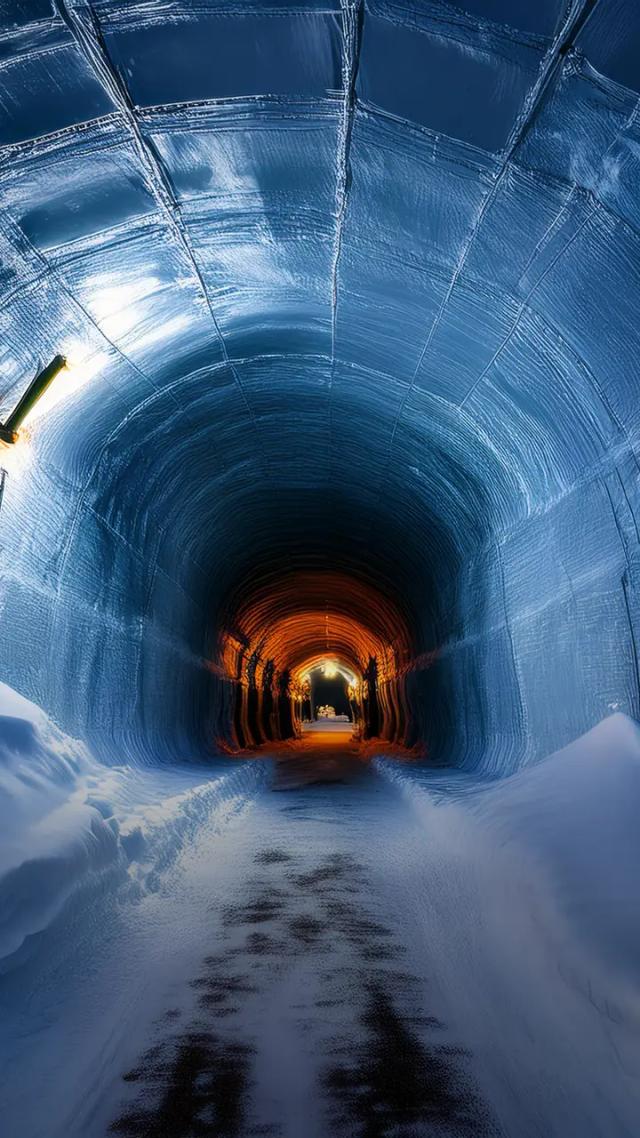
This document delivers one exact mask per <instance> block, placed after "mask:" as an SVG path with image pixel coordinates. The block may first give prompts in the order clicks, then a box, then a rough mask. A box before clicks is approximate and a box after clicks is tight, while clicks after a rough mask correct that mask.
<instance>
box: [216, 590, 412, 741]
mask: <svg viewBox="0 0 640 1138" xmlns="http://www.w3.org/2000/svg"><path fill="white" fill-rule="evenodd" d="M238 596H239V597H240V598H242V599H241V600H240V602H239V604H238V606H237V608H236V609H235V614H234V618H233V620H231V621H230V622H229V623H228V625H227V627H226V628H225V630H224V631H223V633H222V635H221V637H220V641H219V648H218V653H219V655H218V660H217V669H219V670H220V672H221V673H222V675H223V677H224V679H225V680H226V681H227V686H228V690H229V700H230V705H231V706H230V708H229V710H230V711H231V715H230V719H231V721H232V724H233V727H232V738H231V742H232V743H233V745H235V746H236V747H250V746H256V745H259V744H261V743H264V742H266V741H268V740H273V739H286V738H290V737H292V736H294V735H295V734H297V732H298V731H299V729H300V724H301V720H302V718H303V717H304V716H305V714H306V713H307V712H308V711H309V710H310V703H309V700H310V691H309V673H310V672H311V671H313V669H314V668H317V667H318V666H319V665H322V664H324V663H327V662H328V663H331V664H333V665H335V666H336V667H337V668H338V670H339V671H341V672H342V673H343V674H344V675H345V676H346V677H347V678H348V681H349V683H348V687H349V700H350V703H351V713H352V720H353V722H354V724H355V725H356V729H357V730H358V732H359V733H360V734H362V736H363V737H365V738H370V737H380V738H384V739H388V740H399V741H402V740H403V739H404V738H405V734H406V728H407V721H408V709H407V706H406V697H405V691H404V682H403V677H404V674H405V672H406V669H407V666H408V664H409V661H410V660H411V656H412V651H411V648H412V646H411V641H410V637H409V632H408V626H407V621H406V618H405V616H404V614H403V613H402V612H401V611H400V609H399V608H398V607H397V605H396V604H394V602H392V601H391V599H390V598H389V597H388V596H386V595H385V593H384V592H382V591H381V590H379V589H377V588H375V587H373V586H372V585H371V584H370V583H368V582H365V581H362V580H360V579H358V578H356V577H354V576H349V575H347V574H344V573H337V572H335V573H331V572H315V573H313V572H309V573H302V572H296V573H291V574H289V575H287V576H285V577H283V578H280V579H278V580H277V581H268V582H266V583H265V584H263V585H261V586H259V587H257V588H255V587H254V588H253V590H250V589H249V590H248V591H247V590H245V592H244V595H243V591H242V590H239V591H238ZM247 597H248V599H247ZM232 611H233V610H232Z"/></svg>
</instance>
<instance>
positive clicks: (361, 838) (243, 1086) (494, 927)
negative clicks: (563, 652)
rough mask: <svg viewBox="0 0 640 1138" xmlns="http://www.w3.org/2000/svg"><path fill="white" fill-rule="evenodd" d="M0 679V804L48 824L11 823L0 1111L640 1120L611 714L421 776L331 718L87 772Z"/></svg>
mask: <svg viewBox="0 0 640 1138" xmlns="http://www.w3.org/2000/svg"><path fill="white" fill-rule="evenodd" d="M9 694H10V693H7V691H6V689H5V692H4V696H3V698H4V705H3V709H4V710H5V711H10V712H12V713H13V715H14V718H13V719H12V720H10V719H6V718H5V719H4V720H2V739H3V742H4V751H3V765H2V768H1V769H2V772H3V781H2V791H3V798H4V805H3V819H4V818H6V817H7V804H8V803H9V801H10V799H11V800H12V801H13V803H14V805H16V804H17V805H19V806H20V807H21V811H22V827H23V829H24V827H25V826H27V823H28V822H29V825H28V826H27V828H28V829H30V832H31V840H33V831H34V828H36V829H37V827H41V828H42V830H43V832H45V831H46V832H47V833H48V836H49V837H48V840H49V845H48V846H47V848H46V850H45V847H44V845H43V847H42V849H41V856H40V858H39V860H38V862H37V863H36V862H34V861H33V855H29V856H27V854H26V852H23V854H22V856H21V854H20V843H19V839H18V836H17V835H16V838H15V841H14V845H13V851H14V864H13V865H12V867H10V868H7V869H6V872H5V873H4V876H3V878H2V881H1V882H0V888H1V889H2V893H1V896H2V927H3V933H4V936H5V938H6V939H5V940H4V942H3V943H4V945H5V948H6V950H7V951H6V952H5V956H4V960H3V975H2V977H1V978H0V998H1V1012H2V1025H3V1026H2V1044H1V1051H0V1062H1V1063H2V1068H3V1072H4V1080H3V1081H4V1094H5V1102H4V1109H3V1118H4V1127H5V1129H4V1131H3V1133H6V1134H7V1135H17V1134H20V1135H21V1136H23V1138H63V1136H64V1138H104V1136H106V1135H107V1134H108V1133H115V1134H120V1135H125V1136H131V1138H133V1136H140V1135H146V1136H151V1135H153V1136H154V1138H160V1136H162V1138H178V1136H180V1138H186V1136H187V1135H191V1134H193V1135H204V1134H217V1135H222V1136H233V1135H237V1136H240V1135H241V1136H243V1138H244V1136H248V1135H281V1136H282V1138H301V1135H303V1134H304V1136H305V1138H325V1136H326V1135H328V1134H331V1135H336V1136H342V1135H345V1136H346V1135H349V1136H351V1135H353V1136H362V1138H374V1136H376V1135H380V1136H387V1135H388V1136H389V1138H391V1136H394V1138H414V1136H422V1135H425V1136H426V1135H442V1136H449V1135H474V1136H476V1135H485V1134H486V1135H498V1134H500V1135H507V1136H509V1138H556V1136H557V1138H574V1136H575V1138H623V1136H626V1135H629V1136H632V1135H635V1134H636V1133H637V1119H638V1117H639V1116H640V1091H639V1090H638V1087H639V1086H640V1081H639V1080H638V1076H639V1075H640V1047H639V1042H640V1001H639V1000H638V985H637V980H638V974H637V973H638V970H637V963H636V962H637V959H638V956H637V949H638V947H639V943H640V937H639V936H638V933H639V929H638V919H637V916H636V912H635V907H634V906H633V899H634V894H635V891H634V882H633V872H632V870H628V869H627V870H625V864H627V865H630V866H633V864H637V856H638V852H639V851H638V843H639V841H640V839H639V838H638V836H637V830H636V827H635V825H634V811H635V807H634V803H637V800H638V793H639V791H640V757H639V756H640V745H639V742H638V730H637V728H636V727H635V725H634V724H632V723H631V722H630V721H629V720H627V719H625V718H624V717H622V716H615V717H612V719H610V720H608V721H606V722H605V723H604V724H602V725H601V726H600V727H599V728H598V729H596V732H595V733H592V734H591V735H590V736H588V737H586V739H585V740H582V741H581V743H580V745H577V746H576V747H574V748H570V749H568V750H567V751H566V752H564V753H562V752H561V753H559V754H558V755H557V756H554V757H552V758H551V759H550V760H548V761H547V762H546V763H545V764H541V765H540V766H539V767H537V768H534V769H533V770H531V771H529V772H526V773H525V774H523V775H520V776H516V777H515V778H513V779H510V780H506V781H504V782H502V783H501V784H499V785H497V784H496V785H486V784H485V785H484V786H478V785H474V784H471V783H470V782H467V783H466V792H465V793H453V791H451V792H447V790H446V786H445V782H446V780H444V779H443V777H442V775H439V776H438V778H437V779H436V778H435V777H434V776H431V778H432V779H433V781H434V786H436V788H437V793H432V792H431V789H430V776H429V775H428V774H425V773H424V772H419V771H417V770H416V768H414V767H413V766H405V765H402V764H399V763H398V762H392V761H389V760H385V759H380V758H378V759H375V760H373V762H364V761H362V759H361V758H360V757H359V754H358V751H357V749H356V748H355V747H354V744H353V743H352V741H351V740H350V739H349V736H348V732H347V731H344V732H333V733H329V734H325V735H324V736H322V735H313V736H306V737H305V739H304V741H303V743H302V744H301V745H299V746H298V747H297V748H296V747H294V748H291V747H289V748H284V749H283V751H282V752H281V754H280V755H279V756H278V757H276V759H275V760H274V762H272V763H270V762H265V761H263V760H260V759H258V760H250V761H247V762H243V763H230V762H227V763H224V764H223V763H220V764H219V768H218V769H215V770H214V772H213V777H211V778H209V777H207V778H206V779H205V778H203V777H202V776H200V778H199V779H198V777H197V776H196V775H194V772H193V770H191V772H190V773H188V772H186V771H184V772H181V771H178V770H173V771H171V772H164V773H159V772H151V773H145V774H142V773H140V772H134V771H129V770H127V769H126V768H119V769H117V770H115V771H114V770H110V771H106V770H105V769H104V768H99V767H98V766H97V764H95V763H92V760H91V759H90V757H89V756H87V755H86V753H84V752H82V749H81V748H80V747H79V745H78V744H74V743H72V741H70V740H68V739H65V738H64V737H63V736H60V734H59V733H56V732H55V729H53V728H52V727H51V725H50V724H48V723H47V721H46V719H45V718H44V717H43V716H42V714H41V713H39V712H37V709H33V707H32V705H26V704H25V703H24V702H21V701H19V702H14V703H13V704H11V702H10V700H9ZM30 709H31V710H30ZM17 715H20V716H21V718H19V719H16V718H15V716H17ZM25 716H26V718H25ZM20 724H22V726H19V725H20ZM29 724H31V734H30V735H29ZM16 743H19V744H20V746H21V747H22V760H24V759H25V750H29V749H30V760H31V767H30V769H31V771H33V770H36V772H37V771H38V770H40V772H41V778H40V784H39V785H38V775H37V773H36V777H35V779H34V778H33V777H29V778H27V777H26V776H25V774H24V772H25V766H24V762H23V761H22V762H21V761H20V759H19V757H18V755H17V750H16ZM38 753H39V754H40V766H38V762H37V761H36V755H37V754H38ZM63 753H64V754H65V755H66V762H67V767H68V766H69V763H70V762H71V758H70V756H72V757H73V762H74V763H75V768H74V770H73V771H72V772H71V773H68V774H67V778H66V781H65V779H63V778H61V777H60V771H61V769H62V767H61V764H62V759H61V757H60V756H61V755H62V754H63ZM56 756H57V759H56ZM45 759H47V760H48V763H49V767H48V774H46V775H45V774H44V773H42V771H43V769H44V764H45ZM56 771H57V778H56V777H55V776H54V772H56ZM12 772H13V773H12ZM16 772H22V776H23V777H22V781H20V777H19V775H17V774H16ZM209 773H210V772H209ZM47 778H48V779H49V783H48V793H44V791H43V788H44V787H45V783H46V780H47ZM101 780H102V781H101ZM454 785H458V784H457V782H456V783H455V784H454ZM56 786H57V791H55V793H57V796H58V800H59V801H58V802H57V803H56V804H55V807H52V810H49V811H47V810H45V809H44V808H43V803H44V801H45V800H47V801H48V802H49V805H50V806H51V805H52V803H53V797H54V789H55V787H56ZM569 787H571V788H572V789H571V793H570V794H569V793H568V789H569ZM87 799H90V800H91V802H87ZM91 803H93V805H92V804H91ZM53 810H55V811H60V810H63V811H64V812H65V813H64V817H65V818H66V822H65V833H66V844H64V846H63V845H60V846H59V848H58V851H57V852H56V850H55V834H56V833H58V834H59V832H60V831H59V830H58V831H56V829H55V827H54V826H53V823H52V818H51V816H50V815H51V814H52V812H53ZM102 827H105V828H106V829H107V830H108V831H109V833H110V834H111V835H112V837H113V842H112V843H111V844H108V843H106V842H105V840H104V835H103V834H102ZM563 835H564V840H563ZM600 838H603V839H606V843H607V850H608V853H607V857H606V858H605V857H604V855H603V853H602V845H601V843H600V841H599V839H600ZM94 847H95V848H96V849H97V850H99V851H102V852H101V854H100V857H94V858H93V859H92V857H91V856H90V854H89V853H86V855H85V857H84V859H80V858H79V855H78V853H77V851H78V849H85V850H87V849H88V850H89V851H91V850H92V849H94ZM105 848H107V849H108V856H107V855H106V854H105V853H104V850H105ZM25 851H26V846H25ZM74 851H75V852H74ZM94 852H95V850H94ZM12 874H13V876H12ZM16 875H17V876H16ZM21 875H22V876H21ZM49 881H53V882H54V883H57V887H58V892H57V894H55V897H56V898H57V899H56V904H55V905H50V906H49V907H47V906H46V905H45V904H44V901H43V900H41V899H40V900H39V897H40V894H39V890H40V889H42V890H43V891H44V893H45V894H46V895H48V896H49V897H51V896H53V894H52V893H51V889H50V886H49V884H48V882H49ZM54 892H55V891H54ZM27 901H29V903H30V907H28V908H25V906H26V904H27ZM11 930H13V933H14V936H13V938H11V937H10V936H9V933H10V932H11ZM18 942H20V943H18Z"/></svg>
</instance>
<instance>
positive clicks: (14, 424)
mask: <svg viewBox="0 0 640 1138" xmlns="http://www.w3.org/2000/svg"><path fill="white" fill-rule="evenodd" d="M66 366H67V361H66V359H65V357H64V356H54V357H53V359H52V361H51V363H50V364H47V366H46V367H45V368H43V370H42V371H40V372H38V374H37V375H36V376H35V377H34V379H32V380H31V383H30V384H29V386H28V387H27V390H26V391H25V392H24V394H23V396H22V398H21V399H20V400H19V402H18V403H17V404H16V406H15V407H14V409H13V411H12V412H11V414H10V415H9V418H8V419H7V421H6V423H0V441H1V442H3V443H15V442H17V441H18V431H19V429H20V427H21V426H22V424H23V423H24V421H25V419H26V417H27V415H28V414H29V412H30V411H32V410H33V408H34V407H35V405H36V403H37V402H38V400H39V399H41V398H42V396H43V395H44V393H45V391H46V390H47V388H48V387H50V385H51V384H52V383H53V381H54V379H55V378H56V376H57V375H59V374H60V372H61V371H62V369H63V368H65V367H66Z"/></svg>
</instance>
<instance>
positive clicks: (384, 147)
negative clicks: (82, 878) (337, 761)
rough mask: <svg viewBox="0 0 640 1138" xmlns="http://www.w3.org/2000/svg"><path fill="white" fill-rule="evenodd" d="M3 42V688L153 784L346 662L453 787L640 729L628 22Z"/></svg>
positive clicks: (596, 15)
mask: <svg viewBox="0 0 640 1138" xmlns="http://www.w3.org/2000/svg"><path fill="white" fill-rule="evenodd" d="M3 20H4V35H3V41H2V43H3V46H2V60H1V61H0V86H1V91H2V95H1V101H0V147H1V149H0V207H1V219H2V224H1V229H0V241H1V243H2V262H1V272H2V292H3V304H2V314H1V316H0V321H1V326H2V349H1V350H2V405H1V410H2V412H3V413H4V415H6V414H7V413H8V412H9V411H10V409H11V407H12V406H14V404H15V403H16V401H17V399H18V398H19V396H20V395H21V393H22V392H23V390H24V388H25V386H26V384H27V383H28V382H29V380H30V379H31V377H32V376H33V374H34V373H35V372H36V371H37V370H38V367H39V366H42V364H43V363H46V362H47V361H48V360H49V359H50V358H51V357H52V356H53V355H55V354H56V353H59V352H60V353H63V354H64V355H65V356H66V357H67V358H68V360H69V362H70V365H71V366H70V369H69V370H68V371H67V372H66V373H65V374H64V375H63V376H61V377H60V379H59V380H58V381H57V382H56V385H55V388H54V389H52V395H51V398H47V399H45V400H44V403H43V405H42V406H41V407H40V408H38V409H37V411H38V413H37V415H34V416H33V419H32V421H31V422H30V424H29V426H28V429H27V430H26V431H25V432H24V437H22V438H21V439H20V441H19V443H18V444H17V445H16V446H15V447H14V448H9V449H8V451H7V453H6V454H4V455H3V463H4V466H5V467H6V470H7V476H6V479H5V485H4V496H3V502H2V510H1V514H0V535H1V542H2V558H3V571H2V585H1V589H2V612H3V627H4V632H3V643H2V662H3V667H2V672H3V679H4V680H5V681H6V682H8V683H9V684H11V685H12V686H13V687H15V688H16V689H17V690H19V691H21V692H22V693H23V694H24V695H26V696H27V697H29V698H30V699H33V700H35V701H36V702H37V703H38V704H40V705H41V706H43V707H44V708H46V709H47V711H48V712H49V713H50V714H51V715H52V716H53V718H54V719H55V720H56V721H57V722H58V723H59V724H60V725H61V726H62V727H63V728H64V729H65V730H68V731H70V732H72V733H75V734H76V735H80V736H81V737H83V738H84V739H86V740H88V741H89V742H90V744H91V745H92V746H93V747H95V748H96V749H97V750H98V751H99V752H100V753H101V754H102V755H104V756H107V757H108V756H109V755H113V754H114V753H117V752H118V751H119V750H121V749H122V748H123V747H124V748H125V752H126V753H127V754H128V755H130V756H136V757H137V758H139V759H140V760H141V761H146V762H152V763H153V762H155V761H158V760H160V759H162V757H163V756H164V755H165V754H171V753H182V754H184V753H185V752H186V751H188V752H189V753H193V754H194V755H195V754H204V753H206V749H207V747H208V746H211V745H212V743H213V741H214V740H219V739H221V738H222V739H226V740H227V741H230V742H232V741H233V739H234V735H235V741H236V742H238V737H237V731H236V728H235V727H234V715H235V721H236V722H239V720H240V719H241V718H242V716H243V715H244V718H245V729H244V733H245V734H246V733H247V721H246V707H245V710H244V711H242V709H241V710H240V712H238V706H240V707H241V705H242V701H243V699H244V702H245V704H248V703H249V702H250V701H251V689H252V686H253V688H254V689H255V692H256V693H257V696H260V700H261V699H262V693H263V692H267V694H268V697H269V701H270V702H269V707H270V708H271V709H273V706H274V705H277V703H278V701H279V700H280V703H281V704H282V701H283V700H284V702H285V703H288V705H289V706H288V710H287V711H286V714H285V713H284V712H283V716H284V718H283V722H282V723H281V722H280V720H279V719H278V716H277V715H276V716H274V714H273V713H272V710H271V711H269V713H268V714H267V713H266V712H261V713H260V714H261V716H262V718H261V719H259V721H256V724H254V729H253V734H254V735H255V736H256V737H258V738H265V737H269V735H270V733H271V735H273V734H274V733H275V734H276V735H277V734H286V733H287V730H289V729H290V727H291V723H290V720H291V717H292V716H293V717H294V718H295V714H296V700H295V692H292V690H291V689H290V687H288V686H287V685H288V682H289V680H288V676H287V672H289V673H290V672H291V669H292V668H295V667H296V665H297V664H299V663H300V661H301V660H302V659H303V657H304V656H305V653H306V656H307V657H308V658H311V657H312V656H313V655H314V653H316V654H317V653H318V652H320V653H321V652H324V651H329V652H330V651H342V653H343V655H344V654H345V653H346V657H345V658H348V659H349V660H350V661H351V664H352V665H353V666H354V667H356V669H357V670H358V673H359V674H360V675H361V676H364V674H365V671H366V669H367V668H368V666H369V663H370V661H371V660H373V661H374V663H375V666H376V668H377V672H378V679H377V685H378V688H379V694H380V700H381V704H382V705H384V707H383V710H384V709H386V710H384V713H383V714H381V718H380V730H381V731H382V732H383V734H386V736H387V737H388V738H394V737H395V738H398V739H403V740H405V741H410V742H411V743H414V742H416V741H420V742H421V743H423V744H424V747H425V749H426V754H427V755H428V756H429V758H430V759H431V760H432V761H434V762H437V763H447V764H452V765H456V766H461V767H468V768H469V767H470V768H474V767H475V768H478V767H484V768H485V769H487V770H489V769H490V770H494V771H500V772H503V773H504V772H508V771H510V770H512V769H515V767H517V766H519V765H520V764H522V763H523V762H526V761H529V760H531V759H535V758H539V757H540V756H542V755H545V754H547V753H549V752H550V751H552V750H554V749H557V748H558V747H561V746H563V745H565V744H566V743H568V742H569V741H571V740H573V739H575V738H576V737H577V736H579V735H580V734H581V733H583V732H584V731H585V730H587V729H589V728H590V727H591V726H593V725H594V724H595V723H597V722H599V721H600V720H601V719H602V718H603V717H605V716H606V715H607V714H610V712H611V710H621V711H624V712H627V713H628V714H630V715H637V714H638V711H639V706H638V702H639V691H638V660H637V635H638V631H637V630H638V592H637V580H638V578H637V573H638V569H637V566H638V548H639V542H638V519H637V509H636V503H637V500H638V498H637V484H638V462H637V439H638V435H637V432H638V414H639V412H638V406H639V404H638V399H637V360H638V351H637V338H638V333H637V310H638V302H639V300H640V260H639V257H638V227H639V225H640V207H639V204H638V203H639V201H640V198H639V195H638V190H639V187H640V175H639V170H640V166H639V163H640V159H639V155H640V149H639V143H640V139H639V134H638V131H639V126H638V118H637V108H638V91H639V90H640V64H639V63H638V59H639V58H640V55H639V49H640V13H639V12H638V8H637V5H636V4H635V3H634V2H633V0H599V2H596V3H594V2H592V0H575V2H572V3H570V4H566V3H565V2H564V0H541V2H540V3H537V4H535V5H532V4H528V3H524V2H519V0H467V3H466V6H465V8H464V10H463V9H461V8H459V7H454V6H452V5H449V4H446V3H439V2H438V3H428V2H426V0H425V2H424V3H423V2H416V3H408V2H407V3H402V2H400V0H398V2H397V3H396V2H392V0H367V2H366V3H363V2H357V0H342V3H336V4H333V5H331V4H327V3H326V2H325V0H322V3H320V0H317V2H316V0H306V2H304V3H295V4H293V3H280V2H279V3H278V4H275V3H271V0H260V2H259V3H257V2H250V0H242V2H241V3H236V4H234V5H233V6H230V5H229V4H226V3H224V2H223V0H220V2H219V3H218V0H207V3H203V4H193V3H190V2H187V0H184V2H183V0H172V2H171V3H170V4H169V5H159V4H157V3H155V2H154V0H142V2H139V3H129V2H122V0H118V2H115V0H94V2H92V3H85V2H80V0H51V2H49V0H24V2H18V0H8V2H7V3H6V4H5V5H4V6H3ZM314 614H315V617H314ZM305 638H307V640H306V641H305ZM265 670H266V671H265ZM265 675H266V680H265ZM237 689H242V690H240V691H239V692H238V690H237ZM283 693H284V694H283ZM260 700H259V702H260ZM234 701H235V702H234ZM274 701H275V704H274ZM234 707H235V711H234ZM254 718H255V717H254ZM240 734H241V735H242V731H241V732H240ZM249 734H251V730H250V731H249ZM240 742H242V739H240Z"/></svg>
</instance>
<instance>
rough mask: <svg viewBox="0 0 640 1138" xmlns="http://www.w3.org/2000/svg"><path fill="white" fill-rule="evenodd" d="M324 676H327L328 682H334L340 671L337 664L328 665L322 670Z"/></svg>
mask: <svg viewBox="0 0 640 1138" xmlns="http://www.w3.org/2000/svg"><path fill="white" fill-rule="evenodd" d="M322 674H323V675H324V676H326V677H327V679H328V680H334V679H335V678H336V676H337V674H338V669H337V668H336V666H335V664H330V663H327V664H325V665H324V667H323V669H322Z"/></svg>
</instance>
